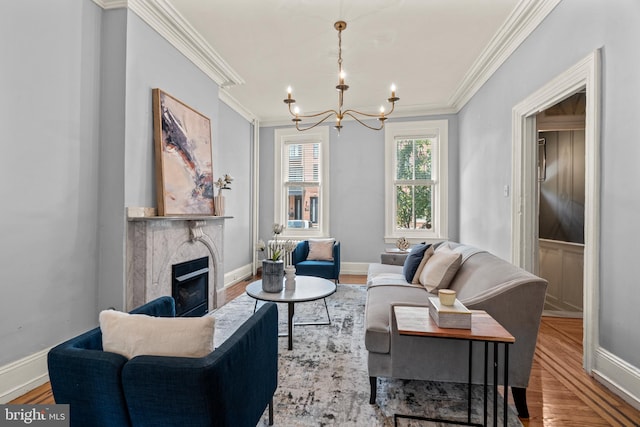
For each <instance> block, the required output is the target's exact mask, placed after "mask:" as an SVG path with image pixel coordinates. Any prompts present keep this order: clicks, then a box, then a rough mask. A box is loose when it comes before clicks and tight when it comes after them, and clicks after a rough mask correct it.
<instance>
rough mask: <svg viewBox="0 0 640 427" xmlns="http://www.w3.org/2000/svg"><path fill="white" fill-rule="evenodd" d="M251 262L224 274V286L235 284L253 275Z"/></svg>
mask: <svg viewBox="0 0 640 427" xmlns="http://www.w3.org/2000/svg"><path fill="white" fill-rule="evenodd" d="M252 274H253V273H252V270H251V263H249V264H246V265H243V266H242V267H240V268H236V269H235V270H232V271H230V272H228V273H225V274H224V287H225V288H226V287H227V286H232V285H235V284H236V283H238V282H241V281H243V280H244V279H246V278H247V277H250V276H251V275H252Z"/></svg>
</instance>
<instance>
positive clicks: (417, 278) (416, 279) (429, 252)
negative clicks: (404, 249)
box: [411, 245, 434, 285]
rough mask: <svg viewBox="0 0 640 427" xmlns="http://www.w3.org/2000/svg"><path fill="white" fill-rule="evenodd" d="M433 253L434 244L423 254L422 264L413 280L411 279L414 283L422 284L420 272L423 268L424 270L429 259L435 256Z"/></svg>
mask: <svg viewBox="0 0 640 427" xmlns="http://www.w3.org/2000/svg"><path fill="white" fill-rule="evenodd" d="M433 253H434V249H433V245H431V246H429V248H427V250H426V251H424V255H423V256H422V261H420V264H419V265H418V269H417V270H416V274H414V275H413V280H412V281H411V283H412V284H414V285H419V284H420V273H422V270H424V266H425V265H426V264H427V261H429V258H431V256H433Z"/></svg>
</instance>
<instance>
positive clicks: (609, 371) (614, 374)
mask: <svg viewBox="0 0 640 427" xmlns="http://www.w3.org/2000/svg"><path fill="white" fill-rule="evenodd" d="M592 374H593V376H594V377H595V379H596V380H597V381H598V382H600V383H602V384H603V385H604V386H605V387H607V388H608V389H609V390H611V391H612V392H613V393H615V394H617V395H618V396H620V398H622V399H623V400H624V401H625V402H627V403H628V404H629V405H631V406H633V407H634V408H636V409H638V410H640V369H638V368H636V367H635V366H633V365H631V364H629V363H627V362H625V361H624V360H622V359H620V358H619V357H617V356H615V355H613V354H611V353H610V352H608V351H607V350H605V349H603V348H602V347H600V348H599V349H598V350H597V351H596V357H595V367H594V369H593V370H592Z"/></svg>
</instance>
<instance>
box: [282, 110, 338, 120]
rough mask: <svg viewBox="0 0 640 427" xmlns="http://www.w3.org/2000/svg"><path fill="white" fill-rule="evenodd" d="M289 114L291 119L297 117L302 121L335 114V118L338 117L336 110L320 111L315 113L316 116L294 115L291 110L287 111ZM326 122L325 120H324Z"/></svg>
mask: <svg viewBox="0 0 640 427" xmlns="http://www.w3.org/2000/svg"><path fill="white" fill-rule="evenodd" d="M289 113H290V114H291V115H292V116H293V117H299V118H302V119H311V118H313V117H318V116H322V115H323V114H329V115H331V114H335V115H336V116H337V115H338V112H337V111H336V110H326V111H321V112H320V113H316V114H296V113H293V112H291V109H289ZM324 120H326V119H324Z"/></svg>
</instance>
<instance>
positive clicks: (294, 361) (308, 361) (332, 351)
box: [212, 284, 522, 427]
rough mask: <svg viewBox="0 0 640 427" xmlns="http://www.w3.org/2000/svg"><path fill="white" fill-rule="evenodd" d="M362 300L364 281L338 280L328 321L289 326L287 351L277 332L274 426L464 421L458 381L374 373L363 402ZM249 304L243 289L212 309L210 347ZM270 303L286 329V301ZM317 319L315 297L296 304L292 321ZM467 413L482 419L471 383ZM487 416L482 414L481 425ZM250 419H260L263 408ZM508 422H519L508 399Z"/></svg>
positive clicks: (321, 315) (463, 392) (245, 314)
mask: <svg viewBox="0 0 640 427" xmlns="http://www.w3.org/2000/svg"><path fill="white" fill-rule="evenodd" d="M365 300H366V287H365V286H361V285H342V284H340V285H338V290H337V291H336V293H335V294H333V295H331V296H330V297H328V298H327V306H328V308H329V313H330V315H331V325H330V326H297V327H294V330H293V350H287V338H286V337H283V338H280V341H279V356H278V359H279V364H278V389H277V390H276V393H275V396H274V425H276V426H287V427H289V426H354V427H364V426H367V427H368V426H385V427H387V426H393V425H394V414H407V415H420V416H424V417H429V418H445V419H454V420H459V421H466V417H467V386H466V384H454V383H442V382H430V381H408V380H396V379H387V378H380V379H378V397H377V402H376V404H375V405H371V404H369V374H368V372H367V351H366V348H365V345H364V305H365ZM260 304H261V303H260V302H258V307H260ZM254 305H255V300H254V299H253V298H251V297H249V296H247V295H246V294H243V295H241V296H239V297H238V298H236V299H234V300H233V301H231V302H229V303H228V304H226V305H224V306H223V307H221V308H220V309H218V310H216V311H214V312H213V313H212V315H213V316H214V317H215V318H216V326H215V338H214V340H215V343H216V346H218V345H220V343H222V342H223V341H224V340H225V339H227V338H228V337H229V336H230V335H231V334H232V333H233V332H234V331H235V330H236V329H237V328H238V327H239V326H240V325H241V324H242V322H244V321H245V320H246V319H247V318H249V317H250V316H251V314H252V313H253V309H254ZM278 310H279V328H280V332H281V333H286V331H287V323H286V322H287V311H286V310H287V306H286V304H278ZM325 319H326V312H325V308H324V303H323V302H322V300H319V301H314V302H306V303H300V304H296V317H295V320H296V321H298V322H305V321H323V320H325ZM489 399H491V397H489ZM491 402H492V401H489V408H491V407H492V406H491V405H492V403H491ZM498 406H499V407H500V410H499V411H498V418H499V420H498V421H499V425H502V424H503V421H502V420H503V418H502V410H501V407H502V405H501V404H499V405H498ZM489 412H492V411H491V410H489ZM471 420H472V422H474V423H482V388H481V387H479V386H477V387H476V386H474V387H473V390H472V418H471ZM492 422H493V418H492V416H491V413H490V414H489V425H492ZM258 425H259V426H267V425H268V419H267V416H266V413H265V415H264V416H263V418H262V419H261V420H260V423H259V424H258ZM440 425H446V424H442V423H432V422H427V421H414V420H407V419H398V426H399V427H409V426H412V427H413V426H421V427H422V426H440ZM508 425H509V426H521V425H522V424H521V423H520V420H519V419H518V417H517V416H516V414H515V412H514V410H513V409H512V408H511V406H510V407H509V416H508Z"/></svg>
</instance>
